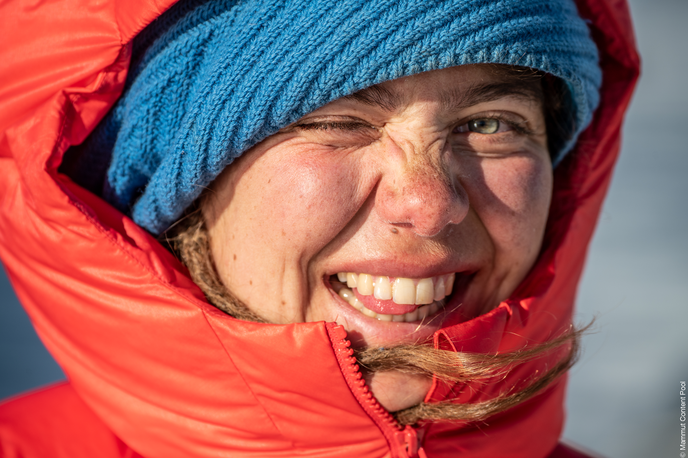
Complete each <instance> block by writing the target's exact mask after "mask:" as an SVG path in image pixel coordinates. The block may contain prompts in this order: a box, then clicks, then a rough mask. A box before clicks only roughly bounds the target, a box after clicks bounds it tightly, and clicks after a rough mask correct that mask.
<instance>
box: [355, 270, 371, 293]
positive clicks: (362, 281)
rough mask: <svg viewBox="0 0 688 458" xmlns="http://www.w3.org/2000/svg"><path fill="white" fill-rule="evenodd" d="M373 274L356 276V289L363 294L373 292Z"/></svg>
mask: <svg viewBox="0 0 688 458" xmlns="http://www.w3.org/2000/svg"><path fill="white" fill-rule="evenodd" d="M373 287H374V286H373V276H372V275H368V274H361V275H359V276H358V286H357V287H356V289H357V290H358V292H359V293H360V294H363V295H364V296H370V295H371V294H373Z"/></svg>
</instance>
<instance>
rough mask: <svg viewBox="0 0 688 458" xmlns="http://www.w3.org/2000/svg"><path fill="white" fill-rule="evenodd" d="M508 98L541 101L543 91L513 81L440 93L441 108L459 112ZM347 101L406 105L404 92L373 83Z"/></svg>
mask: <svg viewBox="0 0 688 458" xmlns="http://www.w3.org/2000/svg"><path fill="white" fill-rule="evenodd" d="M505 97H517V98H519V99H522V100H524V101H526V102H537V103H542V102H543V101H544V94H543V92H542V86H541V84H540V81H539V80H536V81H533V80H530V81H523V80H517V79H516V80H510V81H498V82H494V83H486V84H476V85H473V86H471V87H469V88H468V90H464V91H457V90H453V91H443V92H441V93H440V100H441V103H442V107H443V108H444V109H446V110H449V111H460V110H462V109H464V108H468V107H471V106H474V105H478V104H480V103H485V102H492V101H494V100H499V99H501V98H505ZM343 98H344V99H347V100H352V101H355V102H359V103H363V104H365V105H369V106H374V107H378V108H381V109H383V110H385V111H390V112H391V111H397V110H399V109H401V108H403V107H404V105H405V103H404V99H403V97H402V96H401V94H398V93H394V92H392V91H390V90H388V89H386V88H384V87H382V86H380V85H375V86H371V87H369V88H366V89H363V90H360V91H358V92H355V93H353V94H350V95H347V96H344V97H343Z"/></svg>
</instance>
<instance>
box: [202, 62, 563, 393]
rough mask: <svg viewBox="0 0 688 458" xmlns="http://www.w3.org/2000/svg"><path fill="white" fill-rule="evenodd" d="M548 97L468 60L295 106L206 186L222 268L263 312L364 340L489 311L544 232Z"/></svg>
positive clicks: (420, 331) (410, 335)
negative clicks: (303, 108)
mask: <svg viewBox="0 0 688 458" xmlns="http://www.w3.org/2000/svg"><path fill="white" fill-rule="evenodd" d="M541 98H542V97H541V94H540V93H539V84H535V85H533V84H532V83H528V84H525V83H523V82H522V81H521V80H518V79H516V78H515V77H512V76H508V75H507V74H506V73H505V72H503V71H496V70H495V67H489V66H480V65H472V66H461V67H454V68H449V69H445V70H437V71H432V72H427V73H422V74H419V75H416V76H411V77H407V78H402V79H398V80H394V81H389V82H385V83H383V84H380V85H378V86H374V87H373V88H370V89H367V90H364V91H361V92H359V93H357V94H354V95H353V96H349V97H345V98H342V99H339V100H336V101H334V102H332V103H330V104H328V105H326V106H324V107H322V108H320V109H318V110H316V111H315V112H313V113H311V114H309V115H307V116H304V117H303V118H302V119H300V120H299V121H298V122H296V123H295V124H293V125H291V126H289V127H288V128H285V129H283V130H282V131H280V132H279V133H277V134H275V135H273V136H271V137H269V138H268V139H266V140H264V141H263V142H261V143H260V144H258V145H257V146H255V147H254V148H252V149H251V150H250V151H248V152H247V153H246V154H244V155H243V156H242V157H241V158H240V159H239V160H238V161H236V162H235V163H234V164H233V165H232V166H230V167H228V168H227V169H226V170H225V171H224V172H223V173H222V175H221V176H220V177H219V178H218V179H217V180H216V182H215V183H214V184H213V186H212V192H211V193H210V197H209V198H208V199H207V200H206V201H205V202H204V204H203V207H202V208H203V214H204V217H205V219H206V222H207V224H208V230H209V234H210V240H211V242H210V248H211V252H212V255H213V258H214V261H215V264H216V268H217V271H218V273H219V275H220V278H221V279H222V281H223V282H224V283H225V285H226V286H227V288H228V289H229V290H230V291H231V292H232V293H233V294H234V295H235V296H236V297H237V298H238V299H239V300H241V301H242V302H243V303H244V304H246V305H247V306H248V307H249V308H250V309H251V310H252V311H254V312H255V313H257V314H258V315H259V316H261V317H263V318H265V319H266V320H267V321H270V322H273V323H298V322H312V321H328V322H337V323H339V324H341V325H343V326H344V327H345V328H346V329H347V331H348V332H349V336H350V338H351V339H352V341H353V343H354V345H359V346H361V345H375V346H390V345H394V344H399V343H409V342H418V341H422V340H424V339H426V338H428V337H429V336H431V335H432V334H433V333H434V332H435V331H436V330H437V329H439V328H441V327H442V325H443V323H445V322H446V321H447V319H448V317H449V316H450V315H452V314H453V315H452V320H453V321H455V320H456V317H457V314H459V315H460V317H461V318H460V319H469V318H473V317H475V316H478V315H480V314H482V313H485V312H487V311H489V310H490V309H492V308H494V307H495V306H496V305H497V304H499V302H501V301H502V300H504V299H506V298H507V297H508V296H509V295H510V294H511V293H512V292H513V291H514V289H515V288H516V287H517V286H518V284H519V283H520V282H521V281H522V280H523V279H524V277H525V276H526V274H527V273H528V271H529V270H530V268H531V267H532V265H533V264H534V262H535V259H536V257H537V255H538V252H539V250H540V246H541V243H542V238H543V233H544V228H545V223H546V219H547V214H548V209H549V204H550V196H551V190H552V166H551V163H550V157H549V154H548V151H547V137H546V132H545V121H544V117H543V110H542V100H541ZM352 274H353V275H352ZM347 276H348V279H347V278H346V277H347ZM340 279H341V281H340ZM347 280H348V283H349V284H348V285H346V283H347ZM452 281H453V287H452V292H451V294H449V295H447V292H448V289H449V288H450V285H449V284H450V283H452ZM354 282H355V283H354ZM338 293H339V294H338ZM342 296H346V297H347V298H346V299H345V298H343V297H342ZM376 394H377V393H376Z"/></svg>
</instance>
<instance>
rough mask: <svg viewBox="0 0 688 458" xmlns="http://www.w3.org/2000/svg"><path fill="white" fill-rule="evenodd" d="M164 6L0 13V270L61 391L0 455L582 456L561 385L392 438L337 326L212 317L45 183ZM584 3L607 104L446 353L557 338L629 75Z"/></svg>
mask: <svg viewBox="0 0 688 458" xmlns="http://www.w3.org/2000/svg"><path fill="white" fill-rule="evenodd" d="M173 2H174V0H117V1H115V0H99V1H86V0H60V1H55V0H49V1H45V2H38V3H36V2H29V1H28V0H10V1H5V2H2V3H0V30H2V31H3V32H2V38H1V40H2V46H0V62H1V63H2V64H0V257H2V260H3V262H4V263H5V266H6V269H7V273H8V275H9V277H10V279H11V281H12V284H13V285H14V287H15V289H16V292H17V295H18V296H19V298H20V300H21V302H22V303H23V305H24V307H25V308H26V310H27V312H28V314H29V316H30V317H31V320H32V322H33V324H34V326H35V327H36V330H37V332H38V334H39V336H40V337H41V339H42V340H43V342H44V343H45V345H46V347H47V348H48V349H49V350H50V352H51V353H52V354H53V355H54V357H55V358H56V359H57V361H58V362H59V363H60V365H61V366H62V368H63V369H64V371H65V373H66V374H67V376H68V378H69V382H67V383H63V384H59V385H56V386H53V387H50V388H47V389H44V390H41V391H38V392H35V393H33V394H29V395H26V396H23V397H18V398H15V399H13V400H9V401H7V402H5V403H4V404H3V405H2V406H0V456H2V457H5V458H15V457H16V458H18V457H23V458H33V457H69V458H79V457H94V456H97V457H100V458H115V457H118V458H121V457H135V456H142V457H146V458H155V457H160V458H174V457H220V456H231V457H248V456H251V457H258V456H260V457H292V456H309V457H328V458H335V457H409V456H423V454H425V455H427V456H428V457H450V456H451V457H457V456H461V457H471V458H488V457H513V458H538V457H543V458H544V457H548V456H549V457H575V456H583V455H579V454H577V453H576V452H573V451H571V450H569V449H567V448H566V447H563V446H561V445H558V440H559V435H560V433H561V430H562V425H563V419H564V413H563V400H564V390H565V383H564V381H563V380H562V381H560V382H558V383H556V384H554V385H553V386H552V387H550V388H548V389H547V390H546V391H545V392H544V393H542V394H540V395H538V396H536V397H535V398H533V399H531V400H529V401H527V402H525V403H522V404H520V405H519V406H517V407H515V408H512V409H510V410H508V411H506V412H504V413H501V414H498V415H496V416H494V417H491V418H490V419H489V420H488V421H486V422H483V423H480V424H471V423H433V424H429V425H425V426H423V427H422V428H419V429H414V428H411V427H406V428H405V429H400V428H399V427H398V426H397V425H396V423H395V422H394V420H393V419H392V417H390V416H389V414H388V413H387V412H385V411H384V410H383V409H381V408H380V407H379V405H378V404H377V402H375V400H374V399H373V398H372V396H371V394H370V393H369V392H368V391H367V388H366V387H365V386H364V385H363V384H362V382H360V381H359V378H358V377H359V375H358V367H357V366H356V365H355V364H354V362H353V359H352V357H351V356H350V352H349V350H348V348H347V346H346V344H347V342H346V340H345V338H346V334H345V332H344V331H343V329H342V328H340V327H338V326H336V325H335V324H333V323H324V322H318V323H300V324H292V325H266V324H258V323H249V322H241V321H237V320H235V319H233V318H231V317H229V316H227V315H225V314H224V313H222V312H220V311H218V310H217V309H215V308H214V307H212V306H211V305H209V304H208V303H207V302H206V301H205V299H204V296H203V294H202V293H201V291H200V290H199V289H198V287H197V286H196V285H195V284H194V283H193V282H192V281H191V280H190V278H189V276H188V273H187V270H186V269H185V268H184V267H183V266H182V265H181V264H180V263H179V262H178V261H177V260H176V259H175V258H174V257H173V256H172V255H171V254H170V253H168V252H167V251H166V250H165V249H164V248H163V247H162V246H161V245H160V244H159V243H158V242H157V241H156V240H155V239H154V238H153V237H151V236H150V235H149V234H148V233H147V232H146V231H144V230H142V229H141V228H139V227H138V226H137V225H136V224H134V223H133V222H132V221H131V220H130V219H128V218H127V217H125V216H123V215H122V214H121V213H119V212H118V211H116V210H114V209H113V208H112V207H110V206H109V205H108V204H107V203H105V202H104V201H102V200H101V199H100V198H98V197H96V196H94V195H92V194H90V193H89V192H87V191H85V190H84V189H82V188H80V187H79V186H77V185H76V184H74V183H73V182H72V181H71V180H70V179H69V178H68V177H66V176H64V175H62V174H60V173H58V171H57V169H58V166H59V164H60V161H61V160H62V157H63V154H64V152H65V151H66V150H67V148H69V147H70V146H71V145H75V144H78V143H80V142H82V141H83V140H84V138H85V137H86V136H87V135H88V133H89V132H90V131H91V130H93V128H94V127H95V126H96V124H97V123H98V122H99V121H100V119H101V118H102V117H103V116H104V115H105V113H106V112H107V111H108V109H109V108H110V107H111V106H112V105H113V103H114V102H115V100H116V99H117V97H118V96H119V94H120V93H121V91H122V87H123V84H124V81H125V78H126V73H127V69H128V64H129V57H130V52H131V42H132V38H133V37H134V36H135V35H136V34H137V33H138V32H139V31H141V30H142V29H143V28H144V27H145V26H146V25H147V24H148V23H150V22H151V21H152V20H153V19H155V18H156V17H157V16H159V15H160V14H161V13H162V12H163V11H164V10H165V9H167V8H168V7H169V6H170V5H171V4H172V3H173ZM578 3H579V9H580V13H581V15H582V16H583V17H585V18H586V19H589V21H590V27H591V29H592V32H593V37H594V39H595V41H596V42H597V44H598V46H599V48H600V54H601V65H602V69H603V72H604V80H603V86H602V99H601V105H600V107H599V109H598V110H597V112H596V115H595V117H594V121H593V123H592V125H591V126H590V127H589V128H588V129H587V130H586V131H585V132H584V134H583V135H582V136H581V137H580V140H579V142H578V145H577V147H576V150H575V152H574V153H573V154H570V155H569V156H568V158H567V159H566V160H565V161H564V162H563V163H562V164H561V165H560V166H559V167H557V169H556V171H555V189H554V197H553V206H552V209H551V212H550V217H549V222H548V227H547V232H546V236H545V242H544V248H543V252H542V255H541V257H540V258H539V260H538V262H537V264H536V266H535V267H534V269H533V271H532V273H531V274H530V275H529V276H528V278H526V280H525V281H524V282H523V284H522V285H521V286H520V287H519V289H518V290H517V291H516V292H515V293H514V295H513V296H512V298H511V299H509V300H507V301H505V302H504V303H502V304H500V305H499V307H497V308H496V309H495V310H493V311H491V312H490V313H488V314H486V315H483V316H480V317H478V318H476V319H474V320H471V321H468V322H465V323H462V324H459V325H456V326H453V327H451V328H447V329H444V330H442V331H440V332H438V333H437V335H436V336H435V343H436V345H438V346H440V345H441V346H442V347H443V348H454V349H456V350H459V351H473V352H476V351H477V352H494V351H499V352H505V351H511V350H515V349H519V348H521V347H522V346H523V345H525V344H534V343H538V342H544V341H547V340H549V339H551V338H552V337H553V336H555V335H557V334H558V333H560V332H561V331H562V330H565V329H568V326H569V325H570V323H571V320H572V309H573V302H574V296H575V291H576V285H577V283H578V280H579V277H580V274H581V270H582V268H583V263H584V259H585V253H586V248H587V246H588V243H589V241H590V238H591V236H592V233H593V229H594V226H595V223H596V220H597V217H598V214H599V212H600V207H601V204H602V200H603V197H604V195H605V193H606V190H607V187H608V185H609V181H610V178H611V173H612V168H613V165H614V162H615V160H616V157H617V153H618V151H619V140H620V127H621V123H622V118H623V114H624V111H625V109H626V107H627V105H628V102H629V99H630V96H631V92H632V89H633V86H634V84H635V81H636V79H637V76H638V68H639V59H638V55H637V52H636V50H635V45H634V38H633V32H632V29H631V23H630V17H629V13H628V8H627V5H626V3H625V2H624V0H580V1H579V2H578ZM552 363H553V360H552V358H541V359H538V360H534V361H531V362H529V363H527V364H524V365H522V366H520V367H519V368H518V370H515V371H513V372H512V373H511V374H510V375H509V376H508V377H507V378H505V379H503V380H501V381H499V382H493V383H489V384H486V385H477V384H475V383H470V384H459V385H456V386H453V387H447V386H444V385H441V384H438V383H435V384H433V388H432V389H431V391H430V393H428V397H427V398H426V399H427V400H428V401H439V400H443V399H445V398H446V397H447V396H448V392H449V390H450V389H451V390H452V391H453V393H454V394H456V393H459V397H458V399H457V401H456V402H463V403H471V402H479V401H484V400H489V399H491V398H493V397H495V396H496V395H497V394H499V393H501V392H503V391H505V390H507V389H509V388H510V387H512V386H515V385H519V384H520V383H522V382H523V380H525V379H527V377H528V376H529V375H530V374H534V373H538V371H539V372H540V373H541V372H542V371H543V370H546V368H547V367H548V365H549V366H550V367H551V364H552Z"/></svg>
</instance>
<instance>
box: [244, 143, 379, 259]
mask: <svg viewBox="0 0 688 458" xmlns="http://www.w3.org/2000/svg"><path fill="white" fill-rule="evenodd" d="M339 156H340V155H337V154H333V155H331V157H328V156H327V155H314V156H312V155H309V154H300V153H296V152H295V153H293V154H290V155H289V157H288V158H285V160H283V161H280V162H279V164H276V166H275V167H274V168H272V170H271V171H269V173H268V174H267V175H264V176H269V177H270V178H268V179H267V180H265V179H264V181H268V180H269V186H266V187H264V188H263V190H262V191H261V190H258V189H256V190H255V192H257V193H259V194H261V195H262V199H261V202H260V205H258V207H257V208H260V209H261V210H260V211H262V212H265V213H266V215H267V216H268V218H269V220H271V222H272V224H274V226H273V227H281V228H283V229H282V234H281V238H282V239H281V240H279V241H278V240H276V241H275V242H276V245H277V246H280V245H281V244H282V243H284V242H286V243H287V244H289V245H292V246H298V247H300V249H301V253H300V254H301V256H306V257H308V256H309V255H312V254H314V253H316V252H317V251H319V250H320V249H321V248H322V247H323V246H325V245H326V244H327V243H329V242H330V241H331V240H332V239H333V238H334V237H336V236H337V234H338V233H340V232H341V231H342V230H343V229H344V228H345V227H346V225H347V224H348V223H349V222H350V221H351V219H352V218H353V217H354V215H355V214H356V212H357V211H358V210H359V209H360V207H361V206H362V205H363V203H364V202H365V199H366V194H365V192H366V191H365V186H363V185H362V183H361V178H362V174H361V169H360V167H359V164H358V163H357V162H356V161H355V160H354V159H353V158H346V157H344V158H340V157H339ZM264 172H265V171H264ZM266 184H267V183H266ZM285 239H286V240H285Z"/></svg>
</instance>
